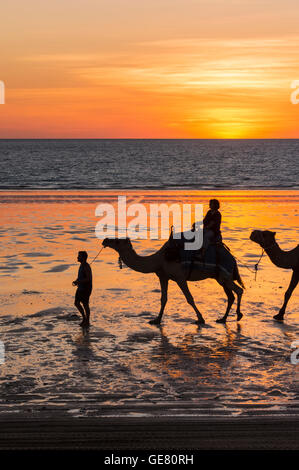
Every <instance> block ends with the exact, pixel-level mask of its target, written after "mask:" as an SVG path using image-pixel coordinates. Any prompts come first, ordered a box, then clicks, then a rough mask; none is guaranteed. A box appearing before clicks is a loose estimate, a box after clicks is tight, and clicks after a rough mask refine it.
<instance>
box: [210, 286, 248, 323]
mask: <svg viewBox="0 0 299 470" xmlns="http://www.w3.org/2000/svg"><path fill="white" fill-rule="evenodd" d="M222 287H223V289H224V291H225V293H226V295H227V300H228V305H227V310H226V312H225V314H224V316H223V317H222V318H219V320H216V321H217V323H225V322H226V319H227V317H228V314H229V311H230V309H231V306H232V304H233V302H234V299H235V296H234V294H233V292H232V291H234V292H235V293H236V294H237V321H239V320H241V318H242V317H243V315H242V313H241V310H240V308H241V299H242V295H243V289H242V287H239V286H238V285H237V284H236V283H235V282H233V281H230V282H226V283H225V284H224V285H223V286H222Z"/></svg>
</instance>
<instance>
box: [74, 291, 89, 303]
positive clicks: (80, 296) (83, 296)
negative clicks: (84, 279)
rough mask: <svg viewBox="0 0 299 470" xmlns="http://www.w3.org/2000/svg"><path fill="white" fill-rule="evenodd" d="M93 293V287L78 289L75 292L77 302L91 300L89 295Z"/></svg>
mask: <svg viewBox="0 0 299 470" xmlns="http://www.w3.org/2000/svg"><path fill="white" fill-rule="evenodd" d="M90 294H91V289H79V288H78V289H77V290H76V294H75V301H76V302H84V303H88V302H89V297H90Z"/></svg>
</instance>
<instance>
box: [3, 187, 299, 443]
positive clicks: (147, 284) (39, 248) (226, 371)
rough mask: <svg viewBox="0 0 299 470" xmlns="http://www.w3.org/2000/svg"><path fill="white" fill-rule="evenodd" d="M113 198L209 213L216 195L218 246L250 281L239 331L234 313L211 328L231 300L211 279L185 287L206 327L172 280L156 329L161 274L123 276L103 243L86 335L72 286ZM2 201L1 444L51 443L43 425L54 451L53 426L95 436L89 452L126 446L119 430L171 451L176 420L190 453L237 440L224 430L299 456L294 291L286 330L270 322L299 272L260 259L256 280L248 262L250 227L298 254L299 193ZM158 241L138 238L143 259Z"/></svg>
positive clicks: (177, 438) (74, 194) (254, 250)
mask: <svg viewBox="0 0 299 470" xmlns="http://www.w3.org/2000/svg"><path fill="white" fill-rule="evenodd" d="M119 194H125V195H127V200H128V203H129V202H139V203H143V204H145V205H148V204H150V203H152V202H156V203H157V202H158V203H160V202H167V203H170V202H171V203H173V202H179V203H183V202H184V203H192V202H193V203H194V202H196V203H203V204H204V210H205V211H206V209H207V203H208V200H209V199H210V198H211V197H217V198H219V199H220V201H221V211H222V215H223V230H222V232H223V238H224V241H225V243H226V244H227V245H228V246H229V247H230V248H231V250H232V253H233V254H235V255H236V256H237V258H238V260H239V270H240V274H241V277H242V279H243V281H244V283H245V285H246V291H245V293H244V297H243V301H242V313H243V315H244V317H243V319H242V320H241V322H239V323H238V322H236V316H235V307H233V309H232V312H231V315H230V317H229V321H228V322H227V324H226V325H221V324H217V323H216V319H217V318H219V317H220V316H222V315H223V313H224V311H225V305H226V304H225V302H226V298H225V295H224V293H223V290H222V289H221V287H220V286H218V284H216V282H215V281H213V280H205V281H201V282H193V283H189V287H190V290H191V292H192V294H193V296H194V299H195V301H196V304H197V306H198V308H199V310H200V311H201V313H202V314H203V316H204V318H205V320H206V325H204V326H203V327H199V326H198V325H196V324H195V323H194V321H195V320H196V318H195V315H194V313H193V311H192V309H191V307H190V306H189V305H188V304H187V303H186V301H185V299H184V297H183V296H182V294H181V292H180V291H179V290H178V288H177V287H176V286H175V285H174V284H173V283H170V288H169V297H168V303H167V306H166V310H165V314H164V319H163V323H162V324H161V326H160V327H157V326H153V325H150V324H149V323H148V321H149V320H150V319H152V318H154V317H155V316H156V315H157V313H158V311H159V306H160V294H159V292H160V290H159V282H158V279H157V277H156V276H155V275H154V274H140V273H137V272H134V271H132V270H130V269H128V268H126V267H125V266H124V268H123V269H122V270H120V269H119V267H118V256H117V254H116V252H114V251H112V250H110V249H108V248H107V249H105V250H103V252H102V253H101V255H100V257H99V258H98V259H97V260H96V261H95V262H94V264H93V265H92V268H93V277H94V290H93V294H92V297H91V321H92V325H91V328H90V329H89V330H82V329H81V328H80V327H79V322H80V318H79V316H78V314H77V312H76V309H75V307H74V306H73V299H74V292H75V290H74V288H73V287H72V285H71V283H72V281H73V280H74V279H75V278H76V276H77V271H78V263H77V262H76V255H77V251H78V250H86V251H88V253H89V257H90V260H91V259H92V258H93V257H94V256H96V254H97V253H98V251H99V249H100V246H101V243H100V241H99V240H98V239H97V238H96V236H95V225H96V223H97V222H98V220H99V218H97V217H96V216H95V208H96V206H97V204H99V203H101V202H111V203H112V204H114V205H115V204H116V200H117V195H119ZM0 205H1V214H0V221H1V224H0V241H1V248H2V250H1V256H0V280H1V282H0V301H1V302H0V305H1V306H0V340H1V341H2V342H3V343H4V345H5V362H4V364H1V365H0V392H1V394H0V397H1V398H0V421H1V422H2V424H3V426H2V431H1V432H5V433H6V436H7V437H6V439H7V440H6V441H5V439H4V440H2V439H1V442H3V444H1V445H2V446H3V447H5V445H6V444H5V442H7V446H8V447H10V448H11V447H12V446H13V436H16V441H15V446H16V447H18V445H19V446H20V447H22V446H25V447H26V446H27V445H28V446H29V447H30V446H31V445H32V446H33V447H35V448H36V447H38V442H40V443H41V444H40V445H41V446H43V445H46V444H45V442H46V439H44V437H42V436H41V437H40V438H39V437H38V429H43V432H44V434H43V436H47V440H48V442H49V443H52V444H51V445H53V446H54V447H55V446H56V445H60V444H58V443H57V440H56V441H55V439H56V437H54V436H55V434H56V435H57V433H58V434H59V432H60V431H59V430H61V434H60V435H61V443H62V442H64V443H65V444H64V445H65V446H66V447H67V446H68V445H69V444H68V442H69V441H68V438H67V435H69V433H70V432H73V433H75V434H76V433H77V434H76V435H77V437H75V438H74V439H75V440H74V442H76V443H77V444H78V446H79V447H80V446H83V447H84V446H87V445H88V444H87V442H90V438H91V435H89V437H88V439H87V438H86V439H85V437H82V433H85V432H86V433H91V434H92V433H93V431H92V430H93V429H94V441H92V442H93V444H92V446H93V445H95V447H96V446H98V447H99V448H103V447H101V446H103V445H104V444H103V442H104V443H105V445H108V444H107V443H109V445H110V444H111V445H112V443H115V442H116V441H117V440H118V441H119V442H122V443H123V444H120V445H123V446H124V447H123V448H126V445H127V444H126V442H127V441H126V437H125V432H124V433H123V434H122V435H121V433H120V434H119V433H118V432H120V431H118V430H119V426H123V429H125V428H126V427H127V429H129V428H130V429H132V430H133V431H132V432H133V433H135V436H136V435H140V436H143V438H142V439H141V441H142V444H140V445H149V446H150V445H151V444H155V446H158V445H159V444H158V443H159V442H161V447H160V448H163V445H164V444H163V442H164V443H165V442H166V440H167V439H168V440H167V445H166V444H165V448H166V447H167V446H168V447H169V444H170V441H169V439H170V438H168V437H165V439H166V440H163V438H162V437H161V436H162V435H164V434H163V432H164V431H163V429H166V428H167V426H168V425H169V429H173V435H172V436H173V440H172V441H171V442H172V443H173V445H174V448H175V446H179V447H178V448H180V446H181V448H183V447H184V446H185V445H186V439H187V437H186V439H185V437H183V436H182V435H181V434H176V429H178V427H179V429H183V430H188V429H189V430H190V433H189V434H188V436H189V437H190V441H189V442H190V448H195V447H196V446H199V448H205V446H206V445H208V444H207V442H208V441H207V440H205V439H204V438H203V433H204V432H205V430H206V429H208V432H210V434H209V436H210V441H209V442H211V444H210V445H211V448H221V446H222V445H224V443H225V442H227V445H230V443H229V439H228V436H229V435H231V434H230V433H233V435H234V436H235V438H236V439H235V440H234V444H233V445H234V446H235V447H234V448H236V449H237V448H242V446H243V445H244V442H245V441H246V439H247V442H248V443H250V442H251V444H252V446H253V448H257V447H258V446H259V445H261V446H262V445H265V446H267V445H268V444H269V446H270V447H271V442H272V448H282V447H281V446H285V447H283V448H295V447H296V444H295V440H294V439H295V438H294V436H297V437H298V413H299V387H298V384H299V373H298V365H294V364H292V363H291V361H290V355H291V352H292V348H291V345H292V343H293V342H294V341H296V340H298V339H299V333H298V326H299V313H298V294H299V291H298V289H297V291H296V290H295V292H294V294H293V296H292V299H291V300H290V303H289V306H288V309H287V315H286V319H285V321H284V323H277V322H274V321H273V319H272V317H273V315H274V314H276V313H278V311H279V308H280V307H281V305H282V302H283V295H284V292H285V290H286V288H287V286H288V284H289V280H290V276H291V272H290V271H289V270H284V269H279V268H277V267H276V266H274V265H273V264H272V263H271V261H270V260H269V258H268V257H267V256H265V257H264V258H263V259H262V262H261V265H260V269H259V271H258V274H257V280H256V281H255V276H254V272H253V267H254V264H255V263H256V262H257V261H258V259H259V257H260V255H261V250H260V249H259V247H258V246H257V245H256V244H254V243H252V242H251V241H250V240H249V236H250V233H251V231H252V230H253V229H260V230H265V229H269V230H273V231H276V232H277V235H276V238H277V241H278V243H279V245H280V246H281V248H283V249H284V250H289V249H292V248H294V247H295V246H296V245H297V244H298V217H299V191H272V190H269V191H262V190H260V191H259V190H256V191H249V190H248V191H246V190H243V191H224V190H223V191H217V192H216V193H215V192H212V191H175V190H173V191H129V192H124V191H123V192H121V191H119V192H116V191H105V192H103V191H102V192H97V191H88V192H86V191H85V192H84V191H23V192H22V191H3V192H1V193H0ZM162 244H163V241H161V240H134V241H133V246H134V248H135V249H136V251H137V252H138V253H140V254H144V255H146V254H151V253H153V252H154V251H156V250H157V249H158V248H159V247H160V246H161V245H162ZM38 423H39V424H38ZM167 423H168V424H167ZM172 423H175V426H174V427H172ZM217 423H218V424H217ZM221 423H224V424H221ZM254 423H255V424H254ZM270 423H272V424H270ZM108 425H109V426H111V428H110V429H111V433H112V434H109V435H108V434H107V433H106V431H105V429H104V428H105V427H106V430H107V426H108ZM247 425H248V427H247ZM278 425H279V433H281V436H282V435H283V436H284V437H282V438H281V440H279V435H278V434H277V426H278ZM93 426H95V427H93ZM153 426H154V430H153ZM236 426H237V428H236ZM254 426H256V427H255V428H254ZM253 428H254V429H256V430H257V434H256V436H255V435H254V432H251V431H250V429H253ZM5 429H6V431H5ZM30 429H31V431H32V434H30V433H31V431H30V432H29V431H28V430H30ZM71 429H72V431H71ZM142 429H143V431H142ZM221 430H222V431H223V432H222V431H221ZM238 430H239V431H240V435H239V438H237V435H238V432H239V431H238ZM242 430H243V431H244V433H245V434H244V433H243V434H242V432H243V431H242ZM259 430H260V431H259ZM27 431H28V432H29V434H28V432H27ZM180 432H181V431H180ZM188 432H189V431H188ZM217 432H219V434H217ZM246 432H248V433H249V434H250V432H251V437H250V435H247V434H246ZM259 432H261V434H258V433H259ZM136 433H137V434H136ZM153 433H154V435H155V436H157V439H156V440H155V439H154V437H153V438H152V437H150V436H152V435H153ZM155 433H156V434H155ZM159 433H160V434H159ZM161 433H162V434H161ZM215 433H216V434H215ZM291 433H293V434H292V437H288V435H289V436H290V434H291ZM296 433H297V434H296ZM75 434H74V436H75ZM22 435H23V437H22ZM246 435H247V438H245V437H244V436H246ZM25 436H27V437H26V439H25ZM28 436H29V437H28ZM30 436H31V437H30ZM80 436H81V437H80ZM95 436H96V437H95ZM105 436H106V437H105ZM109 436H110V437H109ZM192 436H193V437H192ZM196 436H197V437H196ZM215 436H218V437H215ZM242 436H243V437H242ZM257 436H261V437H260V439H258V437H257ZM39 439H40V440H39ZM80 439H81V440H80ZM109 439H110V441H109ZM147 439H149V441H147ZM151 439H154V440H151ZM141 441H140V442H141ZM43 442H44V444H43ZM131 442H132V441H131ZM146 442H148V444H146ZM18 443H19V444H18ZM30 443H31V444H30ZM150 443H151V444H150ZM297 443H298V439H297ZM251 444H250V445H251ZM49 445H50V444H49ZM61 445H62V444H61ZM131 445H132V444H131ZM136 445H137V444H136ZM138 445H139V444H138ZM248 445H249V444H248ZM288 445H289V447H288ZM200 446H202V447H200ZM219 446H220V447H219ZM136 448H137V447H136ZM139 448H140V447H139ZM157 448H158V447H157Z"/></svg>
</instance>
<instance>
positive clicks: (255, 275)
mask: <svg viewBox="0 0 299 470" xmlns="http://www.w3.org/2000/svg"><path fill="white" fill-rule="evenodd" d="M264 253H265V249H264V248H263V250H262V254H261V256H260V259H259V260H258V262H257V263H256V264H255V265H254V270H255V274H254V280H255V281H256V277H257V270H258V267H259V264H260V262H261V260H262V257H263V256H264Z"/></svg>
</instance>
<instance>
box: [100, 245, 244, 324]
mask: <svg viewBox="0 0 299 470" xmlns="http://www.w3.org/2000/svg"><path fill="white" fill-rule="evenodd" d="M102 244H103V246H104V247H110V248H112V249H114V250H115V251H117V253H118V254H119V256H120V259H121V260H122V261H123V262H124V263H125V264H126V265H127V266H128V267H129V268H131V269H133V270H134V271H137V272H141V273H155V274H156V275H157V276H158V278H159V281H160V286H161V308H160V312H159V314H158V316H157V317H156V318H154V319H153V320H151V321H150V322H149V323H150V324H152V325H159V324H160V323H161V320H162V316H163V313H164V309H165V305H166V302H167V291H168V282H169V280H172V281H174V282H176V283H177V285H178V286H179V288H180V289H181V291H182V292H183V294H184V296H185V298H186V300H187V302H188V304H189V305H191V307H192V308H193V310H194V311H195V313H196V315H197V322H196V323H198V324H204V323H205V320H204V318H203V316H202V314H201V313H200V311H199V310H198V309H197V307H196V305H195V302H194V299H193V296H192V294H191V292H190V290H189V287H188V283H187V281H201V280H203V279H208V278H211V279H215V280H216V281H217V282H218V283H219V284H220V285H221V286H222V287H223V289H224V292H225V294H226V295H227V309H226V312H225V314H224V316H223V317H222V318H220V319H218V320H216V321H217V323H225V322H226V319H227V317H228V314H229V312H230V309H231V307H232V305H233V303H234V300H235V296H234V294H233V292H235V293H236V294H237V311H236V313H237V320H238V321H239V320H241V318H242V316H243V315H242V313H241V310H240V306H241V298H242V294H243V289H242V287H239V286H238V285H237V284H236V283H235V282H234V281H235V280H236V281H237V282H238V283H239V284H240V285H241V286H243V287H244V285H243V283H242V280H241V278H240V275H239V270H238V266H237V263H236V260H235V259H234V258H233V256H232V255H230V256H231V257H232V260H233V266H234V269H233V273H232V274H231V275H229V276H223V275H221V274H215V273H214V274H212V273H211V272H209V271H207V270H204V269H198V268H196V269H193V270H192V271H191V273H190V274H189V273H188V274H189V275H187V274H186V270H185V269H184V267H183V266H182V264H181V263H180V262H177V261H169V260H168V259H166V257H165V250H166V248H167V247H168V246H169V241H167V242H166V243H165V244H164V245H163V246H162V247H161V248H160V249H159V250H158V251H157V252H156V253H154V254H152V255H149V256H140V255H138V254H137V253H136V252H135V250H134V248H133V246H132V243H131V240H130V239H129V238H126V239H121V238H119V239H118V238H113V239H112V238H105V240H103V243H102Z"/></svg>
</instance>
